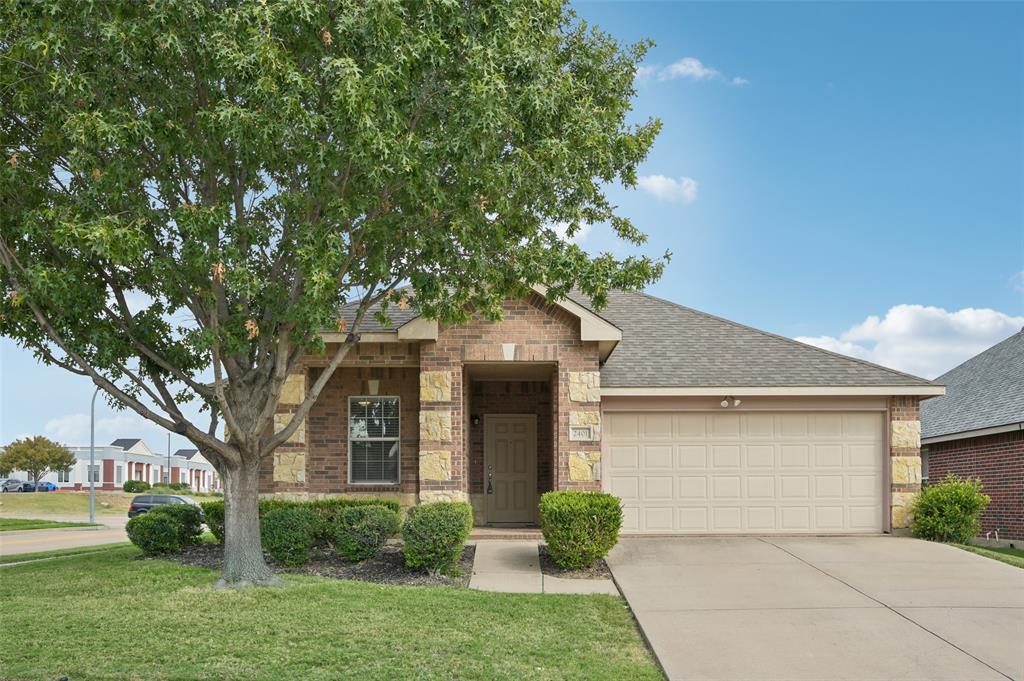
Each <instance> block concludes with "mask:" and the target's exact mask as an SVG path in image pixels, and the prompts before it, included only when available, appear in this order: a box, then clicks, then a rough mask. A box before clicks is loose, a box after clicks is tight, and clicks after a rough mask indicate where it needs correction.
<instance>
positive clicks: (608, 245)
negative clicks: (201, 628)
mask: <svg viewBox="0 0 1024 681" xmlns="http://www.w3.org/2000/svg"><path fill="white" fill-rule="evenodd" d="M576 9H577V11H578V13H579V15H580V16H581V17H582V18H584V19H586V20H588V21H590V22H593V23H596V24H598V25H599V26H601V27H602V28H604V29H606V30H608V31H610V32H611V33H613V34H614V35H615V36H617V37H618V38H620V39H621V40H624V41H636V40H640V39H642V38H644V37H648V38H652V39H653V40H654V41H655V42H656V43H657V45H656V47H655V48H654V49H652V50H651V52H650V53H649V54H648V57H647V59H646V61H645V69H644V72H645V73H644V76H643V77H641V78H639V79H638V96H637V99H636V102H635V115H636V118H637V120H642V119H646V118H647V117H651V116H657V117H658V118H660V119H661V120H662V121H663V123H664V128H663V131H662V134H661V135H660V137H659V138H658V140H657V142H656V143H655V146H654V150H653V152H652V153H651V156H650V158H649V159H648V161H647V162H646V163H645V164H644V166H643V167H642V168H641V176H642V182H641V186H640V187H639V188H637V189H634V190H631V191H626V190H623V189H621V188H613V189H611V192H610V193H611V195H612V197H613V198H614V200H615V201H616V202H617V203H618V204H619V206H620V207H621V212H622V213H623V214H625V215H628V216H630V217H631V218H633V219H634V220H635V222H636V223H637V224H638V225H639V226H641V227H642V228H643V229H644V230H645V231H646V232H647V233H648V234H649V236H650V244H649V247H648V250H649V251H650V252H652V253H660V252H661V251H663V250H665V249H666V248H667V249H670V250H671V251H673V253H674V258H673V260H672V264H671V265H670V267H669V268H668V271H667V272H666V274H665V277H664V278H663V279H662V280H661V281H660V282H658V283H657V284H656V285H654V286H652V287H651V288H650V292H651V293H654V294H655V295H659V296H661V297H664V298H669V299H671V300H674V301H676V302H679V303H682V304H684V305H688V306H691V307H695V308H698V309H702V310H706V311H708V312H712V313H714V314H718V315H721V316H724V317H727V318H730V319H734V320H736V321H739V322H742V323H745V324H749V325H751V326H755V327H758V328H762V329H766V330H769V331H773V332H776V333H779V334H782V335H785V336H790V337H798V338H801V339H803V340H805V341H809V342H814V343H816V344H818V345H821V346H823V347H828V348H830V349H834V350H839V351H842V352H846V353H848V354H852V355H855V356H859V357H864V358H866V359H870V360H873V361H877V362H880V363H882V364H886V365H889V366H893V367H895V368H899V369H903V370H906V371H910V372H913V373H918V374H921V375H926V376H928V377H934V376H936V375H938V374H939V373H941V372H943V371H945V370H947V369H949V368H952V367H953V366H955V365H956V364H958V363H959V362H961V361H963V360H964V359H967V358H968V357H970V356H972V355H974V354H976V353H977V352H980V351H981V350H983V349H984V348H986V347H988V346H990V345H992V344H994V343H996V342H998V341H999V340H1002V339H1003V338H1005V337H1006V336H1008V335H1010V334H1011V333H1013V332H1015V331H1017V330H1019V329H1020V328H1021V326H1022V325H1024V5H1021V4H1018V3H1010V2H1000V3H982V2H970V3H967V2H965V3H949V2H941V3H940V2H901V3H881V2H859V3H854V2H842V3H840V2H816V3H776V2H755V3H735V2H722V3H711V2H697V3H668V2H662V3H650V4H648V3H639V2H630V3H625V2H601V3H577V4H576ZM580 243H581V244H582V245H583V246H585V247H586V248H588V249H590V250H593V251H599V250H604V249H613V250H615V251H616V252H620V253H624V252H625V250H624V248H623V246H622V245H621V244H618V243H615V242H614V241H613V240H612V239H611V237H610V235H609V234H608V232H607V230H606V229H604V228H602V227H601V226H600V225H598V226H594V227H593V228H591V229H590V230H589V231H588V232H587V233H586V234H584V235H583V237H582V238H581V239H580ZM0 371H2V376H0V378H2V385H0V442H7V441H9V440H11V439H12V438H14V437H18V436H22V435H26V434H36V433H44V434H48V435H51V436H54V437H58V438H60V439H63V440H64V441H66V442H68V443H70V444H81V443H84V442H86V438H87V437H88V417H87V414H88V402H89V397H90V394H91V386H90V384H89V382H88V381H86V380H84V379H80V378H78V377H74V376H71V375H68V374H65V373H64V372H61V371H60V370H57V369H47V368H42V367H39V366H38V365H37V364H36V363H35V361H34V360H33V359H32V358H31V356H30V355H29V354H28V353H26V352H24V351H21V350H18V349H17V348H16V347H14V346H13V345H12V344H11V343H10V342H9V341H6V340H4V341H2V344H0ZM98 416H99V418H100V428H99V432H100V436H99V438H98V439H99V440H100V441H109V440H110V439H113V438H114V437H117V436H143V437H146V438H147V440H148V441H149V443H150V445H151V446H153V447H154V448H158V449H160V450H162V449H163V448H164V447H165V446H166V439H165V438H166V436H165V435H163V434H161V433H162V432H161V431H160V429H158V428H156V427H155V426H148V425H146V424H144V423H143V422H141V420H140V419H139V418H138V417H136V416H135V415H134V414H132V413H127V412H122V413H120V414H118V413H116V412H113V411H112V410H110V409H109V408H107V407H105V406H104V407H102V408H100V409H98ZM186 445H187V443H186V442H185V441H184V440H180V439H177V438H175V440H174V442H173V443H172V446H173V447H175V448H176V447H178V446H186Z"/></svg>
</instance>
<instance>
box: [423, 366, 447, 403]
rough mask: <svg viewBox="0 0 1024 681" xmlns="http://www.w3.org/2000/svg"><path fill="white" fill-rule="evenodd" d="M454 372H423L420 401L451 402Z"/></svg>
mask: <svg viewBox="0 0 1024 681" xmlns="http://www.w3.org/2000/svg"><path fill="white" fill-rule="evenodd" d="M451 399H452V372H450V371H421V372H420V400H421V401H423V402H451Z"/></svg>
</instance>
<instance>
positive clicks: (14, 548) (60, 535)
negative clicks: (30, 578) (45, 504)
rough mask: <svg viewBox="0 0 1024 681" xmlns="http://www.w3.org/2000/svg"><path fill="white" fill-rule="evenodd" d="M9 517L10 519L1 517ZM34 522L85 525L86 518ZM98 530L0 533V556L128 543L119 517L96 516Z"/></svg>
mask: <svg viewBox="0 0 1024 681" xmlns="http://www.w3.org/2000/svg"><path fill="white" fill-rule="evenodd" d="M4 517H9V516H4ZM32 517H33V518H35V519H37V520H62V521H67V522H87V521H88V518H79V517H73V516H46V515H40V514H33V516H32ZM96 520H97V522H100V523H103V525H102V526H101V527H69V528H55V529H52V530H20V531H16V532H0V556H14V555H17V554H19V553H35V552H37V551H53V550H55V549H73V548H77V547H79V546H98V545H100V544H113V543H116V542H124V541H128V535H127V534H125V531H124V526H125V523H127V522H128V518H127V517H125V518H121V517H120V516H112V517H106V516H98V517H97V518H96Z"/></svg>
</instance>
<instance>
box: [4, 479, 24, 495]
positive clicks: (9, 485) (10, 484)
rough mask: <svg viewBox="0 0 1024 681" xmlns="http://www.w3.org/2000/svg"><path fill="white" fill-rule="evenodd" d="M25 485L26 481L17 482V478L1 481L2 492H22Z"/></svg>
mask: <svg viewBox="0 0 1024 681" xmlns="http://www.w3.org/2000/svg"><path fill="white" fill-rule="evenodd" d="M23 483H24V480H17V479H15V478H7V479H6V480H0V492H20V491H21V486H22V484H23Z"/></svg>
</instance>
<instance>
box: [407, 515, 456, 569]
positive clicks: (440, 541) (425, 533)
mask: <svg viewBox="0 0 1024 681" xmlns="http://www.w3.org/2000/svg"><path fill="white" fill-rule="evenodd" d="M472 529H473V508H472V507H471V506H470V505H469V504H467V503H465V502H448V501H438V502H435V503H431V504H420V505H419V506H413V507H412V508H410V509H409V512H408V514H407V515H406V517H405V524H403V525H402V540H403V541H404V542H405V564H406V565H407V566H409V567H411V568H416V569H419V570H426V571H427V572H441V573H448V572H451V570H452V569H453V568H454V567H455V564H456V563H458V561H459V558H461V557H462V551H463V548H464V547H465V545H466V539H468V538H469V532H470V530H472Z"/></svg>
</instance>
